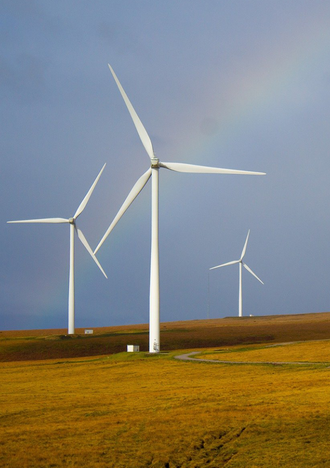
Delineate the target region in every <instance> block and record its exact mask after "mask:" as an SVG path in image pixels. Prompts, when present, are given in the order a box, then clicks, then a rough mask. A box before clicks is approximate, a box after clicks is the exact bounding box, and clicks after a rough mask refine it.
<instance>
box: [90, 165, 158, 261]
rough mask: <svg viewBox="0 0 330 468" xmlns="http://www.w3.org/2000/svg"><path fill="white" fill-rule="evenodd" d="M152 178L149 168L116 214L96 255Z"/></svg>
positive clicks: (97, 248)
mask: <svg viewBox="0 0 330 468" xmlns="http://www.w3.org/2000/svg"><path fill="white" fill-rule="evenodd" d="M150 176H151V168H149V169H148V170H147V171H146V172H145V173H144V174H143V175H142V176H141V177H140V178H139V179H138V181H137V182H136V183H135V185H134V186H133V188H132V190H131V191H130V193H129V194H128V195H127V198H126V200H125V201H124V203H123V204H122V206H121V208H120V209H119V211H118V213H117V214H116V216H115V218H114V220H113V221H112V223H111V224H110V226H109V227H108V229H107V231H106V233H105V234H104V236H103V237H102V239H101V240H100V242H99V245H98V246H97V247H96V249H95V251H94V253H96V252H97V251H98V250H99V248H100V247H101V245H102V244H103V242H104V241H105V240H106V238H107V237H108V235H109V234H110V232H111V231H112V230H113V228H114V227H115V226H116V224H117V223H118V221H119V220H120V218H121V217H122V216H123V214H124V213H125V211H126V210H127V208H128V207H129V206H130V205H131V203H133V201H134V200H135V198H136V197H137V196H138V195H139V193H140V192H141V190H142V189H143V187H144V186H145V185H146V183H147V182H148V180H149V178H150Z"/></svg>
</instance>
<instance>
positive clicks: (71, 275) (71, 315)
mask: <svg viewBox="0 0 330 468" xmlns="http://www.w3.org/2000/svg"><path fill="white" fill-rule="evenodd" d="M104 168H105V164H104V166H103V167H102V169H101V171H100V172H99V174H98V176H97V177H96V179H95V180H94V183H93V185H92V186H91V188H90V189H89V191H88V192H87V194H86V196H85V198H84V199H83V201H82V202H81V203H80V205H79V206H78V208H77V211H76V212H75V214H74V215H73V217H72V218H69V219H65V218H43V219H25V220H19V221H7V222H8V223H52V224H62V223H69V225H70V269H69V304H68V309H69V310H68V334H69V335H72V334H74V305H75V304H74V235H75V231H76V233H77V235H78V238H79V239H80V241H81V242H82V244H83V245H84V247H85V248H86V250H87V252H88V253H89V254H90V255H91V257H92V259H93V260H94V262H95V263H96V265H97V266H98V267H99V269H100V270H101V271H102V273H103V274H104V276H105V277H106V278H107V275H106V274H105V272H104V270H103V268H102V267H101V265H100V263H99V261H98V259H97V258H96V257H95V255H94V253H93V250H92V248H91V247H90V245H89V243H88V242H87V239H86V237H85V236H84V234H83V233H82V231H81V230H80V229H79V228H78V227H77V224H76V221H77V218H78V216H80V215H81V213H82V212H83V211H84V209H85V208H86V205H87V203H88V200H89V199H90V197H91V195H92V193H93V191H94V188H95V186H96V184H97V182H98V180H99V178H100V177H101V174H102V172H103V170H104Z"/></svg>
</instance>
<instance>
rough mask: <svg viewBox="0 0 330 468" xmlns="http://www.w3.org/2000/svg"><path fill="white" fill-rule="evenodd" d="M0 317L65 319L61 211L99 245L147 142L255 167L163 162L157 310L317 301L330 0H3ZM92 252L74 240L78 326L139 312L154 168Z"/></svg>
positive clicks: (254, 310)
mask: <svg viewBox="0 0 330 468" xmlns="http://www.w3.org/2000/svg"><path fill="white" fill-rule="evenodd" d="M0 13H1V14H0V18H1V19H0V21H1V28H0V38H1V40H0V99H1V114H0V115H1V128H2V138H1V141H0V145H1V154H2V156H1V171H0V180H1V184H0V187H1V188H0V190H1V200H2V201H1V219H2V227H1V228H0V236H1V245H2V249H1V259H0V260H1V261H0V269H1V270H0V279H1V281H0V298H1V309H0V329H14V328H53V327H61V328H62V327H63V328H65V327H66V326H67V294H68V265H69V259H68V253H69V229H68V226H66V225H7V224H6V221H7V220H11V219H29V218H42V217H56V216H60V217H64V218H67V217H69V216H71V215H72V214H73V213H74V212H75V210H76V208H77V207H78V205H79V203H80V201H81V200H82V198H83V197H84V195H85V194H86V192H87V190H88V189H89V187H90V185H91V184H92V182H93V180H94V179H95V177H96V175H97V174H98V172H99V171H100V169H101V167H102V165H103V164H104V163H105V162H106V163H107V166H106V169H105V171H104V173H103V175H102V177H101V179H100V181H99V184H98V186H97V187H96V189H95V192H94V193H93V195H92V198H91V200H90V202H89V204H88V205H87V208H86V210H85V211H84V213H83V214H82V215H81V217H80V218H79V221H80V226H81V228H82V230H83V231H84V234H85V235H86V237H87V239H88V241H89V242H90V244H91V246H92V247H93V248H95V247H96V245H97V244H98V242H99V240H100V239H101V237H102V236H103V234H104V232H105V230H106V229H107V227H108V226H109V224H110V222H111V221H112V219H113V217H114V216H115V214H116V212H117V210H118V209H119V207H120V205H121V203H122V202H123V200H124V199H125V197H126V195H127V194H128V192H129V191H130V189H131V187H132V186H133V184H134V183H135V181H136V180H137V179H138V177H139V176H140V175H142V173H143V172H144V171H145V170H146V169H147V168H148V164H149V160H148V156H147V154H146V153H145V150H144V148H143V146H142V144H141V142H140V140H139V138H138V135H137V133H136V131H135V128H134V126H133V123H132V121H131V119H130V116H129V114H128V112H127V109H126V107H125V104H124V102H123V101H122V98H121V96H120V94H119V91H118V89H117V87H116V84H115V82H114V80H113V78H112V76H111V74H110V72H109V69H108V67H107V63H110V64H111V65H112V66H113V68H114V70H115V72H116V74H117V75H118V77H119V79H120V81H121V83H122V85H123V87H124V89H125V91H126V92H127V94H128V96H129V98H130V100H131V102H132V104H133V106H134V107H135V109H136V111H137V113H138V115H139V117H140V118H141V120H142V122H143V124H144V126H145V127H146V129H147V131H148V133H149V135H150V137H151V139H152V141H153V144H154V149H155V152H156V155H157V156H159V158H160V159H163V160H166V161H176V162H191V163H194V164H205V165H210V166H218V167H223V168H233V169H246V170H251V171H264V172H267V176H266V177H252V176H251V177H249V176H222V175H192V174H177V173H173V172H170V171H162V172H161V174H160V281H161V320H162V321H170V320H189V319H199V318H206V317H207V314H208V303H209V304H210V310H209V313H210V317H212V318H213V317H214V318H215V317H224V316H228V315H236V314H237V312H238V303H237V302H238V271H237V270H238V269H237V268H236V267H235V266H232V267H227V268H223V269H219V270H214V271H212V272H210V276H209V280H210V281H209V295H208V269H209V268H210V267H212V266H214V265H217V264H220V263H225V262H228V261H231V260H235V259H236V258H239V255H240V253H241V250H242V247H243V244H244V240H245V238H246V234H247V231H248V229H251V235H250V240H249V245H248V248H247V254H246V262H247V264H248V265H249V266H250V267H251V268H252V270H253V271H254V272H255V273H256V274H257V275H258V276H259V277H260V278H261V279H262V280H263V281H264V283H265V285H264V286H262V285H261V284H260V283H258V282H257V281H256V280H255V279H254V278H253V277H252V276H251V275H249V274H247V273H246V272H245V273H246V274H244V272H243V275H244V277H243V314H245V315H249V314H255V315H268V314H282V313H284V314H289V313H294V314H296V313H307V312H321V311H328V310H329V307H330V292H329V284H330V273H329V268H328V264H329V260H330V258H329V239H330V219H329V213H328V212H329V199H330V184H329V174H330V160H329V146H330V132H329V122H330V118H329V117H330V60H329V58H330V4H329V3H328V2H323V1H317V0H316V1H313V2H311V1H304V0H300V1H286V2H279V1H275V0H274V1H267V2H265V1H263V0H262V1H261V0H260V1H254V0H251V1H250V0H249V1H246V0H237V1H235V0H234V1H230V2H227V1H211V0H204V1H203V2H201V1H195V0H186V1H185V0H179V1H160V0H159V1H148V0H145V1H140V2H135V1H133V0H130V1H129V0H127V1H125V2H123V1H122V0H118V1H113V0H110V1H103V0H96V1H94V2H88V1H74V0H66V1H61V0H59V1H56V2H52V1H28V2H27V1H18V0H15V1H14V2H13V1H10V0H8V1H4V0H3V1H1V2H0ZM98 258H99V260H100V262H101V264H102V266H103V268H104V269H105V271H106V272H107V274H108V277H109V280H105V279H104V278H103V276H102V275H101V273H100V272H99V271H98V269H97V267H96V265H95V264H94V262H93V261H92V260H91V259H90V257H89V256H88V254H87V253H86V251H85V249H84V248H83V247H81V246H80V245H78V243H77V245H76V326H77V327H93V326H95V327H96V326H106V325H117V324H126V323H141V322H147V321H148V296H149V262H150V185H147V186H146V188H145V189H144V191H143V192H142V193H141V194H140V195H139V197H138V198H137V199H136V200H135V202H134V204H133V205H132V206H131V207H130V209H129V210H128V211H127V213H126V214H125V215H124V217H123V218H122V220H121V222H120V223H119V224H118V225H117V226H116V228H115V230H114V231H113V233H112V235H111V236H110V237H109V238H108V240H107V241H106V243H105V244H104V245H103V246H102V248H101V249H100V251H99V253H98Z"/></svg>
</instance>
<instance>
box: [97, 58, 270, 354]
mask: <svg viewBox="0 0 330 468" xmlns="http://www.w3.org/2000/svg"><path fill="white" fill-rule="evenodd" d="M108 66H109V69H110V71H111V73H112V76H113V78H114V80H115V82H116V84H117V86H118V88H119V91H120V93H121V95H122V98H123V99H124V101H125V104H126V106H127V109H128V111H129V113H130V115H131V118H132V120H133V123H134V125H135V128H136V130H137V132H138V134H139V137H140V139H141V142H142V144H143V146H144V148H145V150H146V152H147V153H148V155H149V158H150V167H149V169H148V170H147V171H146V172H145V173H144V174H143V175H142V176H141V177H140V178H139V179H138V181H137V182H136V183H135V185H134V186H133V188H132V190H131V191H130V193H129V194H128V196H127V198H126V200H125V201H124V203H123V205H122V206H121V208H120V209H119V211H118V213H117V215H116V216H115V218H114V220H113V221H112V223H111V224H110V226H109V228H108V230H107V231H106V233H105V234H104V236H103V238H102V239H101V241H100V243H99V245H98V246H97V248H96V249H95V251H94V253H96V252H97V251H98V250H99V248H100V247H101V245H102V244H103V242H104V241H105V239H106V238H107V237H108V235H109V234H110V232H111V231H112V230H113V228H114V227H115V225H116V224H117V222H118V221H119V219H120V218H121V217H122V215H123V214H124V213H125V211H126V210H127V208H128V207H129V206H130V205H131V203H132V202H133V201H134V199H135V198H136V197H137V196H138V194H139V193H140V192H141V190H142V189H143V187H144V186H145V185H146V183H147V182H148V180H149V178H150V177H151V179H152V185H151V263H150V295H149V352H150V353H157V352H159V351H160V329H159V325H160V323H159V244H158V227H159V222H158V209H159V169H169V170H171V171H175V172H189V173H199V174H203V173H204V174H205V173H209V174H212V173H214V174H254V175H264V173H262V172H251V171H238V170H233V169H220V168H216V167H206V166H196V165H193V164H183V163H175V162H161V161H160V160H159V159H158V158H156V156H155V153H154V150H153V147H152V143H151V140H150V138H149V135H148V133H147V131H146V129H145V128H144V126H143V124H142V122H141V120H140V119H139V117H138V115H137V114H136V112H135V110H134V108H133V106H132V104H131V102H130V100H129V99H128V97H127V95H126V93H125V91H124V89H123V87H122V86H121V84H120V82H119V80H118V78H117V76H116V74H115V72H114V71H113V69H112V68H111V66H110V65H108Z"/></svg>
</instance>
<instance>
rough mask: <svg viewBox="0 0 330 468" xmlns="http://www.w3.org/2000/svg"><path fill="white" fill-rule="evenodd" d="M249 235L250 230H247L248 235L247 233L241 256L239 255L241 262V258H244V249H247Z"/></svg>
mask: <svg viewBox="0 0 330 468" xmlns="http://www.w3.org/2000/svg"><path fill="white" fill-rule="evenodd" d="M249 235H250V229H249V230H248V233H247V236H246V240H245V244H244V247H243V250H242V254H241V260H243V257H244V255H245V252H246V247H247V243H248V240H249Z"/></svg>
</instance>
